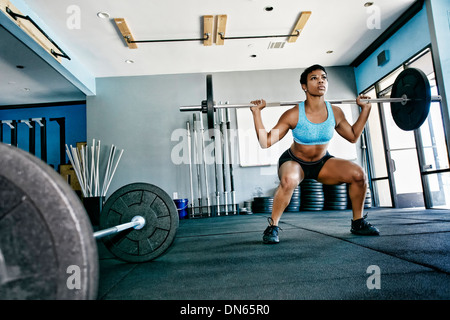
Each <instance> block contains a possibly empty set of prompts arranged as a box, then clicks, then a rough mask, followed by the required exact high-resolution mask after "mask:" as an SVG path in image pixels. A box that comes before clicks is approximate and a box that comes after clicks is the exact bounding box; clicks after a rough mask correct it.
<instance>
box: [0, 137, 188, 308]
mask: <svg viewBox="0 0 450 320" xmlns="http://www.w3.org/2000/svg"><path fill="white" fill-rule="evenodd" d="M0 154H1V157H0V300H5V299H20V300H23V299H52V300H54V299H63V300H68V299H95V298H96V297H97V292H98V277H99V275H98V272H99V262H98V246H97V242H96V240H98V239H102V242H103V244H104V246H105V247H106V249H108V250H109V251H110V252H111V253H112V254H113V255H114V256H116V257H117V258H119V259H121V260H123V261H126V262H133V263H136V262H146V261H151V260H153V259H155V258H157V257H159V256H161V255H162V254H163V253H165V252H166V251H167V249H168V248H169V247H170V246H171V244H172V242H173V241H174V238H175V235H176V232H177V229H178V225H179V220H178V211H177V208H176V206H175V203H174V201H173V200H172V199H171V198H170V196H169V195H168V194H167V193H166V192H164V191H163V190H162V189H160V188H159V187H157V186H154V185H152V184H148V183H131V184H128V185H126V186H123V187H121V188H119V189H118V190H116V191H115V192H114V193H113V194H112V195H111V196H110V197H109V198H108V200H107V201H106V203H105V205H104V206H103V209H102V212H101V214H100V225H99V228H100V229H101V230H99V231H96V232H93V226H92V224H91V222H90V220H89V216H88V215H87V214H86V211H85V209H84V207H83V205H82V203H81V201H80V200H79V198H78V196H77V195H76V194H75V192H74V191H73V190H72V189H71V187H70V186H69V184H68V183H67V182H66V181H65V180H64V179H62V177H61V176H60V175H59V174H57V173H56V171H55V170H54V169H52V168H51V167H49V166H48V165H47V164H46V163H44V162H43V161H41V160H40V159H38V158H36V157H35V156H33V155H31V154H30V153H28V152H25V151H23V150H21V149H18V148H15V147H11V146H8V145H6V144H3V143H0ZM103 250H104V249H103Z"/></svg>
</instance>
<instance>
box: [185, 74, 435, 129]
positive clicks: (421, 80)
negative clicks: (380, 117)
mask: <svg viewBox="0 0 450 320" xmlns="http://www.w3.org/2000/svg"><path fill="white" fill-rule="evenodd" d="M206 95H207V99H206V100H203V101H202V104H201V105H190V106H181V107H180V111H181V112H188V111H191V112H192V111H194V112H195V111H200V112H203V113H207V116H208V128H209V129H212V128H213V127H214V112H215V111H216V110H218V109H228V108H236V109H237V108H250V107H253V106H254V105H253V104H250V103H238V104H216V103H215V101H214V99H213V92H212V75H210V74H209V75H207V76H206ZM441 100H442V98H441V96H439V95H437V96H431V89H430V83H429V81H428V78H427V76H426V75H425V73H424V72H423V71H421V70H420V69H416V68H408V69H405V70H403V71H402V72H401V73H400V74H399V75H398V76H397V78H396V79H395V81H394V84H393V85H392V91H391V96H390V97H386V98H376V99H361V101H362V102H370V103H391V113H392V117H393V119H394V121H395V123H396V124H397V125H398V126H399V127H400V128H401V129H402V130H406V131H409V130H415V129H418V128H419V127H420V126H421V125H422V124H423V122H424V121H425V119H426V118H427V116H428V113H429V109H430V104H431V102H439V101H441ZM300 102H302V101H282V102H268V103H266V106H267V107H278V106H292V105H297V104H299V103H300ZM328 102H330V103H331V104H356V100H354V99H350V100H345V99H340V100H328Z"/></svg>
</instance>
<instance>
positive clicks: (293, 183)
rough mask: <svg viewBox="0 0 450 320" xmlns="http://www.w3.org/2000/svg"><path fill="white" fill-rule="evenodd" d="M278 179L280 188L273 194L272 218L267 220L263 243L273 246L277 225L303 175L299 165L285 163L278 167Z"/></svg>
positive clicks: (289, 162)
mask: <svg viewBox="0 0 450 320" xmlns="http://www.w3.org/2000/svg"><path fill="white" fill-rule="evenodd" d="M278 176H279V177H280V186H279V187H278V189H277V191H276V192H275V196H274V199H273V208H272V217H271V218H269V226H268V227H267V228H266V230H265V231H264V236H263V242H264V243H266V244H275V243H278V242H279V239H278V229H279V228H278V223H279V222H280V218H281V216H282V214H283V212H284V209H286V207H287V206H288V204H289V202H290V201H291V198H292V193H293V192H294V189H295V188H296V187H297V186H298V185H299V184H300V182H301V181H302V180H303V177H304V173H303V170H302V168H301V167H300V164H298V163H297V162H295V161H287V162H285V163H283V164H282V165H281V166H280V169H279V170H278Z"/></svg>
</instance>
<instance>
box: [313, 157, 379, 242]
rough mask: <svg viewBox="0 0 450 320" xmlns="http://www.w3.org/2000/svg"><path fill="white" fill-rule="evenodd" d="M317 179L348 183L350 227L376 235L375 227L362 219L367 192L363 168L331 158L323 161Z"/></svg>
mask: <svg viewBox="0 0 450 320" xmlns="http://www.w3.org/2000/svg"><path fill="white" fill-rule="evenodd" d="M318 181H319V182H322V183H323V184H331V185H334V184H341V183H348V184H349V190H348V194H349V197H350V201H351V203H352V212H353V220H352V229H351V231H352V232H353V233H356V234H361V235H378V234H379V231H378V229H377V228H375V227H373V226H371V225H370V224H369V223H367V222H365V220H364V219H363V210H364V199H365V198H366V192H367V177H366V174H365V172H364V170H363V169H362V168H361V167H360V166H359V165H357V164H355V163H353V162H351V161H348V160H343V159H337V158H331V159H329V160H328V161H327V162H325V164H324V166H323V167H322V169H321V170H320V172H319V176H318Z"/></svg>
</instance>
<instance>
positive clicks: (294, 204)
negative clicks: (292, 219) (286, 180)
mask: <svg viewBox="0 0 450 320" xmlns="http://www.w3.org/2000/svg"><path fill="white" fill-rule="evenodd" d="M284 211H285V212H298V211H300V186H298V187H297V188H295V189H294V192H293V193H292V197H291V201H290V202H289V204H288V206H287V207H286V209H285V210H284Z"/></svg>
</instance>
